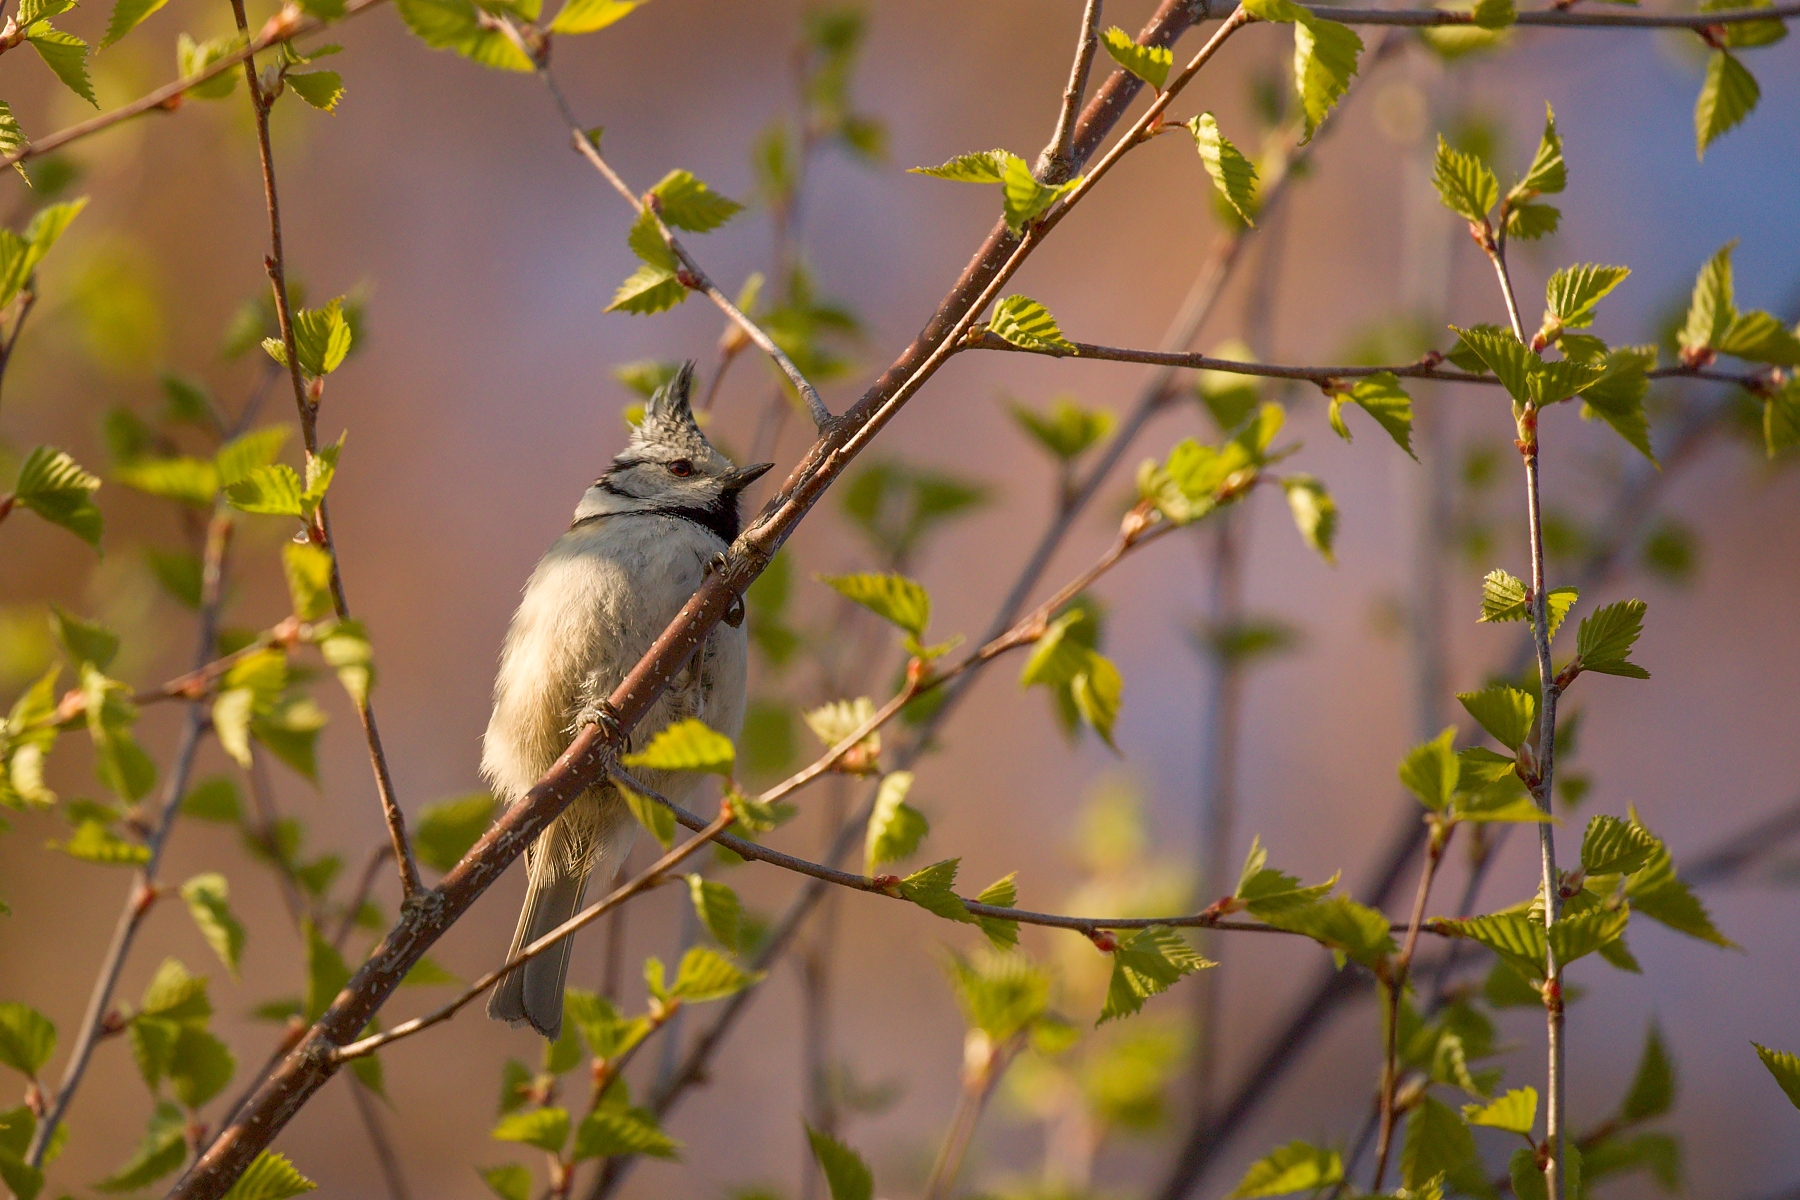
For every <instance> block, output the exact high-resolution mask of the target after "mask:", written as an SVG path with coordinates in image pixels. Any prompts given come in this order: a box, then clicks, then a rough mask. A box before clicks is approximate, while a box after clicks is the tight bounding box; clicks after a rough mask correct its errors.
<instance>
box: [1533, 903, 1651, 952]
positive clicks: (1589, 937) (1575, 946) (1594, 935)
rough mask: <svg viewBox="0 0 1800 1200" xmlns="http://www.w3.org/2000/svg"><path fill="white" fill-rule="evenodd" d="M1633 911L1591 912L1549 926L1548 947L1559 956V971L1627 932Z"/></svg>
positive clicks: (1620, 908)
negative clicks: (1627, 924)
mask: <svg viewBox="0 0 1800 1200" xmlns="http://www.w3.org/2000/svg"><path fill="white" fill-rule="evenodd" d="M1630 919H1631V910H1630V908H1628V907H1627V906H1625V905H1620V906H1619V907H1618V908H1616V909H1608V908H1592V909H1589V910H1588V911H1586V912H1584V913H1578V914H1576V915H1574V916H1569V915H1567V914H1565V915H1564V916H1563V918H1562V919H1561V920H1560V921H1558V922H1556V924H1554V925H1552V926H1550V929H1549V945H1550V948H1551V949H1552V950H1554V951H1555V952H1556V964H1557V966H1558V967H1566V966H1568V965H1569V964H1570V963H1572V962H1574V961H1575V960H1577V959H1580V958H1586V957H1587V956H1588V955H1590V954H1592V953H1593V952H1594V951H1596V950H1598V949H1600V947H1602V946H1604V945H1606V944H1607V943H1609V942H1611V941H1614V940H1615V939H1617V938H1618V937H1619V935H1620V934H1622V933H1624V932H1625V925H1626V922H1627V921H1629V920H1630Z"/></svg>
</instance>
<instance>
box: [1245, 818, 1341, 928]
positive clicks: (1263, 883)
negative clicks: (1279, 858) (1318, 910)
mask: <svg viewBox="0 0 1800 1200" xmlns="http://www.w3.org/2000/svg"><path fill="white" fill-rule="evenodd" d="M1268 861H1269V853H1268V851H1267V850H1264V849H1263V844H1262V838H1261V837H1260V836H1258V837H1253V838H1251V839H1250V853H1249V854H1248V855H1246V856H1245V857H1244V869H1243V870H1242V871H1241V872H1239V874H1238V882H1237V888H1236V890H1235V891H1233V893H1232V895H1233V897H1234V898H1235V899H1238V900H1241V901H1243V904H1244V907H1245V908H1246V909H1248V910H1249V912H1250V915H1251V916H1253V917H1257V918H1260V919H1262V920H1265V921H1266V920H1268V919H1270V918H1271V917H1273V916H1277V915H1279V914H1282V913H1286V912H1292V911H1295V910H1298V909H1302V908H1306V907H1308V906H1310V905H1312V904H1314V903H1315V902H1317V901H1318V900H1319V899H1320V898H1321V897H1323V896H1324V895H1326V894H1327V893H1328V892H1330V891H1331V889H1332V888H1334V887H1336V886H1337V880H1338V877H1337V876H1336V875H1333V876H1332V877H1331V878H1330V879H1327V880H1326V881H1325V882H1324V883H1320V884H1313V885H1312V886H1310V887H1309V886H1306V885H1304V884H1302V883H1301V882H1300V880H1299V877H1298V876H1294V875H1289V874H1287V873H1286V872H1285V871H1278V870H1276V869H1275V868H1274V867H1271V866H1269V865H1268Z"/></svg>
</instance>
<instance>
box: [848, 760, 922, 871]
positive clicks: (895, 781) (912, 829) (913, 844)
mask: <svg viewBox="0 0 1800 1200" xmlns="http://www.w3.org/2000/svg"><path fill="white" fill-rule="evenodd" d="M912 782H913V776H912V772H911V771H893V772H891V773H889V774H888V775H886V776H884V777H883V778H882V780H881V787H880V788H879V789H877V790H876V793H875V807H874V809H873V810H872V811H871V812H870V814H869V826H868V832H867V835H866V836H865V837H864V839H863V873H864V874H866V875H873V874H875V868H877V867H879V866H882V865H884V864H886V863H891V862H899V861H900V860H901V859H903V858H909V857H911V856H912V854H913V853H914V851H916V850H918V848H919V843H920V842H921V841H923V840H924V839H925V835H926V834H927V833H929V832H931V823H930V822H928V821H927V820H926V819H925V817H924V816H923V814H921V813H920V812H919V811H918V810H917V809H915V808H913V807H912V806H911V805H909V804H907V803H906V795H907V792H908V791H909V790H910V789H911V788H912Z"/></svg>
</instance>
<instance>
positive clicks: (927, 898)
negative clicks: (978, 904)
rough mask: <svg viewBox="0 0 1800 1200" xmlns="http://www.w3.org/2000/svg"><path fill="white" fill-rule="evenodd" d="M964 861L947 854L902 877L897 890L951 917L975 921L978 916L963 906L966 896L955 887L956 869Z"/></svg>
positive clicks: (928, 908) (928, 910) (902, 895)
mask: <svg viewBox="0 0 1800 1200" xmlns="http://www.w3.org/2000/svg"><path fill="white" fill-rule="evenodd" d="M961 862H962V860H961V859H957V858H946V859H944V860H943V861H942V862H935V863H932V864H931V865H930V866H928V867H920V868H919V869H918V870H917V871H914V872H913V873H912V874H911V875H908V876H907V877H906V878H905V879H902V880H901V881H900V883H899V886H898V888H897V890H898V891H899V893H900V895H901V898H902V899H906V900H910V901H912V902H913V903H914V904H916V905H918V906H919V907H920V908H922V909H925V910H926V911H927V912H931V913H935V914H937V915H938V916H940V917H943V918H944V919H945V920H947V921H962V922H967V923H971V924H972V923H974V921H975V918H974V916H973V915H971V914H970V912H969V910H968V909H967V908H965V907H964V906H963V902H962V898H961V897H959V896H958V895H957V894H956V891H955V888H956V869H957V866H958V865H959V864H960V863H961Z"/></svg>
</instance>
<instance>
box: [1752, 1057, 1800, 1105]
mask: <svg viewBox="0 0 1800 1200" xmlns="http://www.w3.org/2000/svg"><path fill="white" fill-rule="evenodd" d="M1750 1044H1751V1045H1752V1046H1755V1047H1756V1057H1758V1058H1760V1059H1762V1065H1763V1066H1765V1067H1767V1068H1768V1069H1769V1074H1771V1075H1773V1076H1774V1077H1775V1082H1776V1083H1778V1084H1780V1085H1781V1090H1782V1091H1784V1092H1786V1093H1787V1098H1788V1099H1789V1100H1790V1101H1791V1102H1792V1103H1793V1105H1794V1107H1795V1108H1800V1055H1795V1054H1790V1053H1788V1052H1787V1051H1785V1050H1771V1049H1769V1048H1768V1047H1767V1046H1765V1045H1763V1044H1762V1043H1760V1042H1751V1043H1750Z"/></svg>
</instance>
